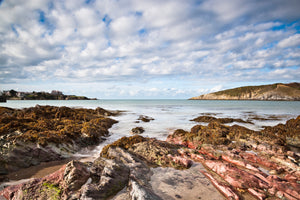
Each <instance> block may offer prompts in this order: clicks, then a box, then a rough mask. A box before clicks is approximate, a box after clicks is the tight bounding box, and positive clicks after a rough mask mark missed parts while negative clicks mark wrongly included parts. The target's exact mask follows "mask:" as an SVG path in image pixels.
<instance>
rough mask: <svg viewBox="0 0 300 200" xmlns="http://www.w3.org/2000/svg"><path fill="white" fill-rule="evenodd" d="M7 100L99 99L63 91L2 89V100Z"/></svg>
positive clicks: (0, 97)
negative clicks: (67, 93) (68, 93)
mask: <svg viewBox="0 0 300 200" xmlns="http://www.w3.org/2000/svg"><path fill="white" fill-rule="evenodd" d="M7 100H97V98H88V97H86V96H77V95H65V94H63V93H62V92H61V91H58V90H52V91H51V93H49V92H35V91H33V92H20V91H15V90H7V91H2V93H1V96H0V102H6V101H7Z"/></svg>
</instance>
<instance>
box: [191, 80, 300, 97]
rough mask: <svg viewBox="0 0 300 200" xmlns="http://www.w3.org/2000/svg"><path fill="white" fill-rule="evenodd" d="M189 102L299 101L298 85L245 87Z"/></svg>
mask: <svg viewBox="0 0 300 200" xmlns="http://www.w3.org/2000/svg"><path fill="white" fill-rule="evenodd" d="M190 100H283V101H285V100H286V101H299V100H300V83H289V84H282V83H276V84H272V85H261V86H246V87H239V88H234V89H229V90H223V91H219V92H214V93H209V94H204V95H200V96H198V97H192V98H190Z"/></svg>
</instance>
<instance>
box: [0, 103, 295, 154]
mask: <svg viewBox="0 0 300 200" xmlns="http://www.w3.org/2000/svg"><path fill="white" fill-rule="evenodd" d="M36 105H51V106H68V107H73V108H78V107H80V108H93V109H95V108H97V107H102V108H104V109H107V110H120V111H124V112H122V114H121V115H119V116H116V117H112V118H114V119H116V120H118V121H119V123H117V124H115V125H113V127H112V128H111V129H110V130H109V131H110V136H109V137H108V138H107V140H106V141H105V142H104V143H102V144H100V145H99V146H97V147H95V148H94V149H93V150H90V149H89V150H88V149H86V150H83V151H81V152H79V154H78V155H91V153H92V154H93V153H94V154H95V156H96V155H99V151H101V149H102V147H103V146H104V145H106V144H109V143H111V142H113V141H115V140H117V139H119V138H121V137H123V136H130V135H131V133H130V131H131V129H132V128H135V127H138V126H140V127H143V128H144V129H145V132H144V133H143V134H142V135H143V136H144V137H154V138H157V139H161V140H165V139H166V138H167V136H168V135H169V134H171V133H173V132H174V130H176V129H184V130H187V131H188V130H190V129H191V128H192V127H193V126H194V125H196V124H199V123H197V122H194V121H191V119H193V118H195V117H198V116H201V115H210V116H214V117H217V118H219V117H230V118H240V119H243V120H245V121H247V120H251V121H252V122H253V124H249V123H246V124H244V123H234V124H238V125H242V126H245V127H247V128H250V129H253V130H260V129H262V128H263V127H264V126H274V125H277V124H279V123H285V122H286V121H287V120H288V119H291V118H295V117H297V116H298V115H300V101H227V100H226V101H222V100H196V101H195V100H165V99H163V100H162V99H159V100H28V101H27V100H15V101H13V100H8V101H7V102H6V103H1V104H0V106H5V107H11V108H27V107H33V106H36ZM140 115H146V116H149V117H151V118H154V120H153V121H150V122H142V121H139V120H138V118H139V116H140ZM253 116H255V117H259V118H256V119H252V118H251V117H253ZM263 119H268V120H263ZM137 122H139V123H137ZM203 124H205V123H203ZM228 125H232V124H228Z"/></svg>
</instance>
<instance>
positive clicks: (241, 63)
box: [0, 0, 300, 99]
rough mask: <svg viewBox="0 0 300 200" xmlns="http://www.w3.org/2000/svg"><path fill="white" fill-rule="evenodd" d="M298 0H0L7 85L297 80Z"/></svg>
mask: <svg viewBox="0 0 300 200" xmlns="http://www.w3.org/2000/svg"><path fill="white" fill-rule="evenodd" d="M299 10H300V1H299V0H263V1H262V0H163V1H162V0H26V1H24V0H0V90H10V89H14V90H17V91H48V92H50V91H51V90H60V91H63V93H64V94H75V95H85V96H88V97H96V98H99V99H114V98H117V99H141V98H142V99H157V98H163V99H165V98H174V99H177V98H190V97H193V96H198V95H201V94H204V93H209V92H214V91H218V90H222V89H229V88H234V87H240V86H246V85H261V84H271V83H279V82H281V83H289V82H300V12H299Z"/></svg>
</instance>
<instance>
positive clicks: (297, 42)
mask: <svg viewBox="0 0 300 200" xmlns="http://www.w3.org/2000/svg"><path fill="white" fill-rule="evenodd" d="M278 46H279V47H281V48H286V47H293V46H300V34H295V35H292V36H290V37H288V38H284V39H283V40H281V41H280V42H279V43H278Z"/></svg>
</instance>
